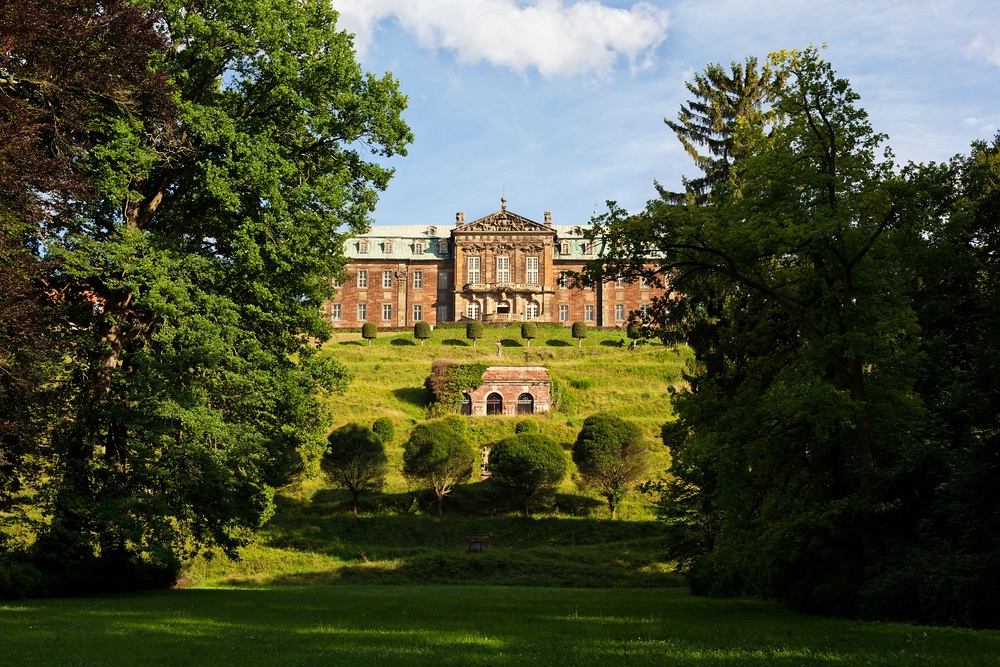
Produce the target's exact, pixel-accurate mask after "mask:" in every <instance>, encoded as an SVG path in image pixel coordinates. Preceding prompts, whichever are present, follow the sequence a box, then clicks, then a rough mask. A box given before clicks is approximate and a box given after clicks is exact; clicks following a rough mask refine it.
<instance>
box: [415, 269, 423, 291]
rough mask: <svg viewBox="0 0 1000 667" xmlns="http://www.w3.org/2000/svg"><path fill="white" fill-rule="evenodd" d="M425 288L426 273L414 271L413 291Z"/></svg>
mask: <svg viewBox="0 0 1000 667" xmlns="http://www.w3.org/2000/svg"><path fill="white" fill-rule="evenodd" d="M423 287H424V272H423V271H414V272H413V289H423Z"/></svg>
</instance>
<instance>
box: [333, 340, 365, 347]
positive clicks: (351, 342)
mask: <svg viewBox="0 0 1000 667" xmlns="http://www.w3.org/2000/svg"><path fill="white" fill-rule="evenodd" d="M337 345H357V346H359V347H364V346H365V341H363V340H342V341H340V342H339V343H337Z"/></svg>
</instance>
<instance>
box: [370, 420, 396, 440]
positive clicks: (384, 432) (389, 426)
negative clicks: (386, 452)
mask: <svg viewBox="0 0 1000 667" xmlns="http://www.w3.org/2000/svg"><path fill="white" fill-rule="evenodd" d="M372 431H374V432H375V435H377V436H378V437H379V438H381V439H382V442H384V443H385V444H387V445H389V444H392V441H393V440H395V439H396V425H395V424H393V423H392V420H391V419H389V418H388V417H379V418H378V419H376V420H375V421H374V422H372Z"/></svg>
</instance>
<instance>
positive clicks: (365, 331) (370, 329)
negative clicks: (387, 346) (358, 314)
mask: <svg viewBox="0 0 1000 667" xmlns="http://www.w3.org/2000/svg"><path fill="white" fill-rule="evenodd" d="M361 337H362V338H364V339H365V340H366V341H368V346H369V347H371V344H372V341H373V340H375V339H376V338H378V325H377V324H375V323H374V322H365V323H364V324H363V325H362V326H361Z"/></svg>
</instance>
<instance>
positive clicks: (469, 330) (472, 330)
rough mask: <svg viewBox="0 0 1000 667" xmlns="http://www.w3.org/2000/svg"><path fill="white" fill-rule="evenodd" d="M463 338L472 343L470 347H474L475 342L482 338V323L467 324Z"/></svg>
mask: <svg viewBox="0 0 1000 667" xmlns="http://www.w3.org/2000/svg"><path fill="white" fill-rule="evenodd" d="M465 337H466V338H468V339H469V340H471V341H472V346H473V347H475V346H476V341H477V340H479V339H480V338H482V337H483V323H482V322H469V323H468V324H467V325H466V326H465Z"/></svg>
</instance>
